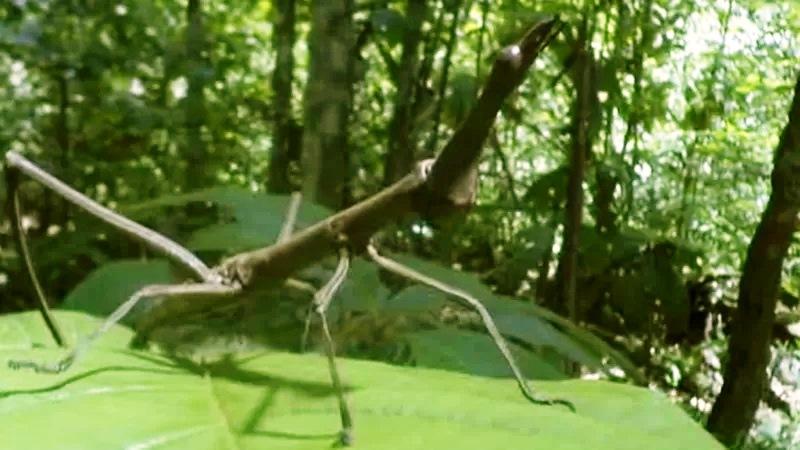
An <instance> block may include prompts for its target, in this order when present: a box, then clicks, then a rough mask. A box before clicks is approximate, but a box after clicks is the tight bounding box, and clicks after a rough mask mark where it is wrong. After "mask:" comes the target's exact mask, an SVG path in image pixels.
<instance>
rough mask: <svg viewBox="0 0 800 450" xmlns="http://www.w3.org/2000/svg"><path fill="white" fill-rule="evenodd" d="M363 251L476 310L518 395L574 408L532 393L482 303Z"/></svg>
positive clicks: (370, 248)
mask: <svg viewBox="0 0 800 450" xmlns="http://www.w3.org/2000/svg"><path fill="white" fill-rule="evenodd" d="M367 253H368V254H369V256H370V258H372V260H373V261H375V263H376V264H378V265H379V266H380V267H382V268H383V269H386V270H387V271H389V272H392V273H394V274H396V275H399V276H402V277H404V278H408V279H410V280H412V281H416V282H419V283H423V284H425V285H428V286H430V287H432V288H434V289H438V290H440V291H442V292H444V293H446V294H450V295H452V296H454V297H457V298H459V299H461V300H462V301H463V302H464V303H466V304H467V305H469V306H470V307H471V308H472V309H474V310H475V311H477V313H478V315H479V316H480V317H481V320H482V321H483V324H484V326H485V327H486V330H487V331H488V332H489V335H490V336H491V337H492V339H493V340H494V343H495V345H496V346H497V349H498V350H500V353H501V354H502V355H503V358H505V360H506V363H507V364H508V367H509V368H510V369H511V372H512V373H513V374H514V378H516V380H517V385H518V386H519V389H520V391H522V394H523V395H524V396H525V398H527V399H528V400H530V401H531V402H532V403H534V404H537V405H556V404H557V405H563V406H566V407H567V408H569V409H570V410H571V411H575V406H574V405H573V404H572V403H571V402H569V401H567V400H562V399H551V398H546V397H542V396H540V395H537V394H535V393H534V392H533V389H531V387H530V386H529V385H528V382H527V381H526V379H525V376H524V375H523V374H522V371H521V370H520V369H519V366H517V363H516V361H515V360H514V356H513V355H512V353H511V350H510V349H509V348H508V344H506V341H505V339H504V338H503V335H502V334H500V330H498V329H497V325H495V323H494V319H492V316H491V314H489V311H488V310H487V309H486V307H485V306H483V303H481V302H480V301H479V300H478V299H476V298H474V297H473V296H471V295H469V294H467V293H466V292H464V291H462V290H460V289H457V288H455V287H453V286H450V285H448V284H445V283H443V282H441V281H439V280H436V279H434V278H431V277H429V276H427V275H424V274H422V273H419V272H417V271H416V270H414V269H412V268H410V267H407V266H405V265H403V264H400V263H398V262H397V261H394V260H392V259H389V258H386V257H384V256H381V255H380V254H378V251H377V250H376V249H375V247H374V246H373V245H372V244H369V245H368V246H367Z"/></svg>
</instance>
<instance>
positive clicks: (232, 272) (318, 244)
mask: <svg viewBox="0 0 800 450" xmlns="http://www.w3.org/2000/svg"><path fill="white" fill-rule="evenodd" d="M557 23H558V21H557V19H553V20H549V21H544V22H541V23H539V24H537V25H535V26H534V27H532V28H531V29H530V30H529V31H528V33H527V34H526V35H525V36H524V37H523V39H522V40H521V41H520V42H518V43H517V44H516V45H514V46H512V47H513V48H512V50H514V51H504V52H502V53H501V56H500V57H498V60H497V61H496V62H495V66H494V67H493V70H492V73H491V74H490V77H489V81H488V82H487V86H486V87H485V89H484V92H483V93H482V94H481V97H480V98H479V100H478V103H477V106H476V107H475V108H474V109H473V110H472V111H471V112H470V114H469V115H468V117H467V119H466V120H465V122H464V124H462V126H461V127H460V128H459V129H458V130H457V131H456V133H455V134H454V136H453V137H452V138H451V140H450V142H448V144H447V145H446V146H445V148H444V150H443V151H442V152H441V154H440V155H439V157H438V158H437V159H435V160H425V161H422V162H420V163H419V164H418V165H417V167H416V169H415V170H414V171H412V173H410V174H408V175H407V176H406V177H405V178H403V179H401V180H399V181H398V182H396V183H395V184H393V185H391V186H389V187H387V188H386V189H384V190H383V191H381V192H379V193H377V194H376V195H374V196H373V197H370V198H369V199H367V200H364V201H362V202H361V203H358V204H356V205H353V206H351V207H349V208H347V209H345V210H343V211H340V212H338V213H336V214H334V215H333V216H331V217H329V218H328V219H325V220H323V221H321V222H319V223H317V224H315V225H312V226H310V227H308V228H305V229H303V230H300V231H298V232H297V233H292V231H293V228H294V222H295V218H296V215H297V209H298V205H299V201H300V198H299V196H297V195H295V196H293V198H292V201H291V202H290V206H289V212H288V214H287V219H286V221H285V223H284V227H283V230H282V232H281V233H280V236H279V238H278V242H276V244H274V245H272V246H270V247H267V248H264V249H259V250H254V251H250V252H245V253H241V254H238V255H235V256H232V257H230V258H228V259H226V260H224V261H223V262H222V263H221V264H220V265H219V266H216V267H213V268H210V267H208V266H207V265H206V264H205V263H204V262H203V261H201V260H200V259H199V258H198V257H197V256H195V255H194V254H193V253H192V252H190V251H189V250H187V249H186V248H184V247H183V246H181V245H180V244H178V243H176V242H174V241H172V240H170V239H169V238H167V237H166V236H163V235H161V234H159V233H158V232H156V231H154V230H151V229H149V228H147V227H144V226H142V225H140V224H138V223H136V222H134V221H132V220H130V219H128V218H126V217H124V216H122V215H120V214H118V213H116V212H114V211H112V210H110V209H108V208H106V207H104V206H102V205H100V204H98V203H97V202H95V201H93V200H92V199H90V198H88V197H86V196H85V195H83V194H81V193H80V192H78V191H76V190H75V189H73V188H71V187H70V186H68V185H67V184H65V183H63V182H62V181H60V180H58V179H57V178H55V177H54V176H52V175H50V174H49V173H47V172H46V171H44V170H42V169H41V168H40V167H38V166H37V165H36V164H34V163H32V162H31V161H29V160H28V159H26V158H25V157H23V156H22V155H20V154H18V153H16V152H13V151H9V152H8V153H6V170H7V178H8V179H13V178H14V177H15V176H16V175H17V174H18V173H24V174H25V175H27V176H29V177H31V178H33V179H34V180H36V181H38V182H40V183H42V184H43V185H45V186H46V187H48V188H49V189H51V190H53V191H54V192H56V193H57V194H58V195H60V196H62V197H63V198H65V199H66V200H68V201H70V202H72V203H73V204H75V205H76V206H78V207H80V208H81V209H83V210H85V211H86V212H88V213H89V214H91V215H93V216H95V217H97V218H98V219H100V220H102V221H104V222H106V223H108V224H109V225H111V226H113V227H114V228H116V229H117V230H119V231H122V232H124V233H125V234H127V235H128V236H130V237H132V238H134V239H136V240H138V241H140V242H142V243H143V244H145V245H147V246H148V247H150V248H151V249H153V250H154V251H156V252H158V253H160V254H164V255H165V256H167V257H168V258H170V259H171V260H172V261H173V262H175V263H177V264H179V265H180V266H182V267H185V268H186V269H188V270H189V271H190V273H191V274H192V275H193V277H194V280H191V281H187V282H185V283H183V284H169V285H151V286H145V287H143V288H141V289H139V290H138V291H137V292H136V293H134V294H133V295H132V296H131V297H130V298H129V299H128V300H127V301H125V302H123V303H122V304H121V305H120V306H119V307H118V308H117V309H116V310H115V311H114V312H113V313H112V314H111V315H110V316H109V317H108V318H106V320H105V321H104V322H103V323H102V324H101V325H100V326H99V327H98V328H97V330H95V331H94V332H93V333H92V334H90V335H89V336H87V337H86V338H84V339H83V340H82V341H80V342H79V343H77V344H76V346H75V347H74V349H73V350H72V351H71V352H70V353H69V354H68V355H67V356H66V357H64V358H63V359H61V360H60V361H57V362H55V363H45V364H41V363H36V362H32V361H9V363H8V364H9V366H11V367H12V368H17V369H20V368H30V369H33V370H35V371H37V372H47V373H60V372H63V371H65V370H67V369H69V367H70V366H71V365H72V364H73V363H74V362H75V361H76V360H77V359H78V358H79V357H80V356H81V355H82V354H84V353H85V352H86V351H87V350H88V349H89V347H90V346H91V344H92V342H94V341H95V340H96V339H97V338H98V337H100V336H101V335H103V334H104V333H105V332H106V331H108V330H109V329H110V328H111V327H112V326H113V325H114V324H115V323H117V322H119V321H120V320H121V319H122V318H123V317H125V315H126V314H128V312H130V310H131V309H132V308H133V307H134V306H135V305H136V304H137V303H138V302H140V301H141V300H144V299H147V298H153V297H163V298H167V299H168V298H177V297H183V298H186V297H189V298H191V297H200V296H203V297H208V296H211V297H217V298H219V299H220V300H221V301H224V300H225V299H226V298H229V297H232V296H235V295H238V294H241V293H244V292H246V291H250V290H255V289H258V288H260V287H264V286H274V285H275V281H276V280H282V281H284V282H286V281H287V279H288V277H289V276H290V275H291V274H292V273H293V272H294V271H296V270H298V269H300V268H302V267H305V266H308V265H311V264H313V263H315V262H316V261H318V260H319V259H320V258H321V257H323V256H327V255H329V254H331V253H334V254H337V255H338V261H339V262H338V265H337V268H336V270H335V272H334V274H333V276H332V277H331V278H330V280H328V282H327V283H326V284H325V285H324V286H323V287H322V288H321V289H319V290H318V291H317V292H316V294H315V295H314V300H313V304H312V307H311V313H313V314H315V315H317V316H318V317H319V319H320V322H321V328H322V329H321V331H322V339H323V342H324V346H323V347H324V351H325V354H326V357H327V360H328V365H329V370H330V376H331V380H332V383H333V385H334V389H335V391H336V395H337V399H338V402H339V410H340V415H341V424H342V430H341V435H340V437H341V442H342V443H344V444H350V443H352V441H353V434H352V433H353V421H352V415H351V413H350V408H349V406H348V402H347V399H346V397H345V395H344V390H343V387H342V381H341V377H340V376H339V372H338V369H337V366H336V360H335V350H334V345H333V340H332V338H331V334H330V328H329V326H328V321H327V316H326V312H327V309H328V306H329V305H330V303H331V301H332V299H333V297H334V295H335V293H336V291H337V290H338V288H339V287H340V286H341V284H342V282H343V280H344V279H345V278H346V276H347V272H348V269H349V264H350V258H351V257H352V256H353V253H364V254H365V255H366V256H367V257H369V258H370V259H371V260H372V261H373V262H375V263H376V264H377V265H379V266H380V267H381V268H383V269H384V270H387V271H389V272H392V273H394V274H397V275H400V276H402V277H405V278H408V279H410V280H412V281H414V282H418V283H423V284H426V285H428V286H430V287H433V288H435V289H438V290H440V291H442V292H445V293H446V294H448V295H449V296H452V297H455V298H457V299H459V300H460V301H461V302H463V303H464V304H465V305H466V306H469V307H470V308H472V309H473V310H475V311H476V312H477V313H478V315H479V316H480V318H481V320H482V321H483V323H484V325H485V327H486V329H487V331H488V333H489V335H490V336H491V338H492V339H493V340H494V342H495V344H496V345H497V347H498V349H499V350H500V352H501V354H502V355H503V357H504V358H505V360H506V362H507V363H508V366H509V367H510V369H511V372H512V373H513V375H514V377H515V378H516V381H517V383H518V386H519V388H520V390H521V391H522V393H523V395H524V396H525V397H526V398H527V399H528V400H530V401H531V402H532V403H534V404H542V405H552V404H560V405H564V406H566V407H568V408H570V409H574V408H573V406H572V404H571V403H569V402H568V401H566V400H560V399H549V398H545V397H541V396H539V395H536V394H535V393H534V392H533V390H532V389H531V388H530V386H529V385H528V383H527V381H526V379H525V377H524V375H523V374H522V372H521V370H520V369H519V367H518V366H517V364H516V362H515V360H514V357H513V355H512V354H511V352H510V350H509V348H508V346H507V344H506V342H505V340H504V338H503V337H502V335H501V334H500V332H499V330H498V329H497V326H496V325H495V323H494V320H493V319H492V317H491V315H490V314H489V312H488V311H487V309H486V308H485V307H484V306H483V304H482V303H481V302H480V301H479V300H478V299H476V298H474V297H472V296H470V295H469V294H467V293H466V292H464V291H462V290H460V289H458V288H456V287H453V286H449V285H447V284H445V283H443V282H441V281H439V280H436V279H434V278H431V277H428V276H427V275H424V274H421V273H419V272H417V271H415V270H413V269H412V268H409V267H406V266H404V265H402V264H400V263H398V262H396V261H394V260H391V259H389V258H387V257H385V256H381V255H380V254H379V253H378V252H377V249H376V248H375V247H374V246H373V245H372V243H371V241H370V238H371V236H372V234H374V233H375V232H376V231H377V230H378V229H380V228H381V227H383V226H384V225H386V224H387V223H389V222H391V221H392V220H393V219H394V218H396V217H398V216H400V215H402V214H404V213H405V212H412V211H414V210H415V209H419V208H418V203H419V198H420V196H422V197H425V196H426V194H427V197H428V198H430V197H433V198H435V199H437V201H441V200H442V199H445V200H446V201H450V202H451V203H455V204H456V206H458V205H459V204H460V201H461V200H460V199H468V198H469V197H471V196H472V197H474V188H475V186H474V182H475V180H476V178H477V177H474V176H472V175H474V174H473V173H471V171H476V170H477V160H478V158H479V156H480V146H481V144H482V142H483V141H484V140H485V137H486V134H487V133H488V129H489V127H490V125H491V120H492V119H493V118H494V116H495V115H496V113H497V112H498V111H499V108H500V104H501V103H502V99H504V98H505V97H506V96H507V95H508V94H510V92H511V91H512V90H513V89H514V88H515V87H516V85H518V84H519V83H520V82H521V81H522V75H523V74H524V72H525V70H527V68H528V67H530V65H531V63H532V62H533V59H534V58H535V57H536V55H537V54H538V53H539V51H541V49H542V48H544V46H545V45H547V43H548V42H549V41H550V40H551V39H552V38H553V36H554V34H555V33H556V32H557V27H555V25H556V24H557ZM459 152H461V153H459ZM464 152H466V153H467V154H466V155H464ZM471 183H472V184H473V185H472V186H470V184H471ZM10 188H11V189H9V193H8V194H9V197H10V198H13V202H14V203H13V206H14V207H13V208H10V211H11V212H12V214H14V215H15V219H14V222H13V223H14V224H15V225H16V227H15V234H16V235H17V238H18V241H19V246H20V249H21V252H22V253H23V257H24V258H25V259H26V261H28V262H29V260H30V258H29V257H28V256H27V246H26V245H25V240H24V231H23V230H22V228H21V227H20V226H18V225H19V217H18V213H19V204H18V199H17V198H16V192H15V190H16V183H11V184H10ZM430 194H435V195H430ZM454 199H455V201H454ZM26 266H27V268H28V270H29V271H30V279H31V282H32V283H33V284H34V286H35V288H36V289H35V290H36V294H37V297H38V298H39V302H40V309H41V310H42V314H43V316H44V318H45V320H46V321H47V323H48V325H49V326H50V329H51V331H52V332H53V335H54V337H55V338H56V341H57V342H59V344H61V343H63V338H62V337H61V336H60V334H59V332H58V328H57V325H55V321H54V320H53V319H52V317H51V315H50V313H49V310H48V309H47V307H46V302H45V300H44V296H43V293H42V289H41V287H40V286H38V280H37V278H36V276H35V273H34V271H33V266H32V264H29V263H27V264H26ZM51 324H52V325H51Z"/></svg>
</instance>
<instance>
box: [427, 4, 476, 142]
mask: <svg viewBox="0 0 800 450" xmlns="http://www.w3.org/2000/svg"><path fill="white" fill-rule="evenodd" d="M463 3H464V0H454V1H453V3H452V10H451V14H452V16H453V21H452V22H450V30H449V31H448V34H447V44H446V45H445V53H444V60H443V61H442V76H441V77H440V78H439V85H438V87H437V92H436V100H435V101H436V105H435V109H434V111H433V128H432V129H431V135H430V137H429V138H428V142H427V144H426V145H425V149H426V150H425V151H426V154H427V155H432V154H433V153H435V152H436V147H437V146H438V145H439V125H440V123H441V120H442V109H443V108H444V96H445V93H446V91H447V82H448V79H449V77H450V58H452V56H453V50H454V49H455V46H456V40H457V38H458V24H459V20H460V12H461V9H462V5H463ZM470 3H471V2H470ZM469 8H470V5H469V4H468V5H467V7H466V8H463V9H464V10H465V11H466V12H467V13H469Z"/></svg>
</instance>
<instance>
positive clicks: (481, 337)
mask: <svg viewBox="0 0 800 450" xmlns="http://www.w3.org/2000/svg"><path fill="white" fill-rule="evenodd" d="M406 339H407V340H408V343H409V344H410V346H411V354H412V357H413V359H414V362H415V363H416V364H417V365H418V366H423V367H431V368H435V369H447V370H454V371H457V372H464V373H470V374H474V375H481V376H485V377H509V376H511V375H512V373H511V369H510V368H509V366H508V363H506V361H505V359H503V356H502V355H501V354H500V351H499V350H498V349H497V346H496V345H495V344H494V342H493V341H492V340H491V338H490V337H489V336H487V335H485V334H480V333H475V332H472V331H466V330H459V329H454V328H442V329H438V330H426V331H417V332H414V333H409V334H408V335H406ZM509 347H510V348H511V352H512V353H514V356H515V359H516V361H517V363H518V364H519V366H520V370H522V372H523V373H524V374H525V375H527V376H531V377H533V378H539V379H544V380H557V379H564V378H567V376H566V375H565V374H564V373H563V372H561V371H560V370H558V369H556V368H555V367H553V366H552V365H550V364H549V363H548V362H546V361H544V360H543V359H541V358H540V357H539V356H538V355H536V354H535V353H531V352H527V351H524V350H522V349H520V348H519V347H517V346H516V345H513V344H509Z"/></svg>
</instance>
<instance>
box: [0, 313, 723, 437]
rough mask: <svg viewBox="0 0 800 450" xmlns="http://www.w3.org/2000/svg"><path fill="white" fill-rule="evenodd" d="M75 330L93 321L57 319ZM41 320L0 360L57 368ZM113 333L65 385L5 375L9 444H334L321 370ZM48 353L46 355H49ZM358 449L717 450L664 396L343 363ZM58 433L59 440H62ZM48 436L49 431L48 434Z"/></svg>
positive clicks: (10, 341)
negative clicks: (551, 401)
mask: <svg viewBox="0 0 800 450" xmlns="http://www.w3.org/2000/svg"><path fill="white" fill-rule="evenodd" d="M58 317H59V319H61V321H62V323H64V324H65V325H66V327H67V328H68V329H72V328H73V327H84V326H86V325H87V324H90V323H95V324H96V321H95V320H91V319H89V318H88V317H87V316H83V315H80V314H74V313H72V314H70V313H59V314H58ZM36 319H37V317H36V316H35V315H33V314H30V313H25V314H17V315H7V316H4V317H3V318H1V319H0V333H2V336H3V338H4V339H3V343H4V344H3V346H2V347H0V359H3V360H5V359H8V358H33V359H35V360H45V359H51V358H56V357H58V355H60V354H61V353H62V352H63V350H59V349H55V348H52V344H51V343H50V342H49V339H48V338H47V337H46V331H45V329H44V327H43V326H41V324H38V323H35V320H36ZM125 334H126V332H125V330H124V329H120V328H119V327H117V328H116V329H114V330H112V332H111V334H110V335H109V336H107V338H106V339H103V341H102V342H101V344H100V348H97V349H96V351H93V352H90V353H89V354H88V355H86V358H85V359H84V360H83V361H81V365H80V366H79V367H75V368H73V369H72V370H71V371H70V372H68V373H65V374H62V375H57V376H54V375H32V374H30V373H26V372H21V371H13V370H10V369H8V368H7V367H5V365H3V366H2V368H0V386H2V388H0V397H2V402H0V412H2V414H0V432H2V434H3V435H4V436H6V437H8V438H9V439H13V441H12V442H13V443H14V446H16V447H19V448H53V447H58V448H64V449H69V448H81V449H91V448H103V449H106V448H114V447H121V446H136V445H142V446H143V445H158V446H159V447H160V448H165V449H166V448H176V449H177V448H193V449H197V448H214V449H219V448H265V447H269V448H292V449H300V448H320V447H328V446H330V445H332V444H333V443H334V442H335V439H336V433H337V431H338V426H339V424H338V416H337V414H336V401H335V397H334V396H333V392H332V389H331V388H330V383H329V378H328V370H327V365H326V363H325V360H324V358H321V357H319V356H315V355H290V354H285V353H267V354H256V355H251V356H243V357H236V358H230V357H224V358H222V359H219V360H216V361H210V362H205V363H202V362H193V361H189V360H181V359H170V358H167V357H164V356H160V355H153V354H147V353H140V352H131V351H127V350H125V349H124V347H123V346H122V345H121V344H120V343H119V338H120V337H122V336H124V335H125ZM42 345H44V346H45V347H44V348H42V347H41V346H42ZM340 367H341V370H342V372H343V375H344V377H345V380H346V385H347V386H348V394H349V396H350V400H351V403H352V405H353V409H354V411H353V412H354V415H355V423H356V429H355V430H356V446H357V448H370V449H372V448H375V449H377V448H398V447H403V446H408V445H409V442H413V444H412V445H413V446H414V447H424V448H454V447H458V448H475V449H478V448H481V449H482V448H487V447H492V446H495V445H497V444H498V443H502V446H503V447H504V448H541V449H546V448H560V449H584V448H596V449H604V448H608V449H612V448H613V449H615V450H616V449H640V448H653V449H674V448H685V449H693V450H703V449H718V448H721V447H720V446H719V444H717V443H716V442H715V441H714V439H713V438H711V437H710V436H709V435H708V434H706V433H705V432H704V431H703V430H702V429H701V428H700V427H699V426H698V425H697V424H695V423H693V422H692V420H691V419H690V418H688V417H687V416H686V415H685V414H684V413H683V412H681V411H680V409H679V408H677V407H675V406H674V405H672V404H670V402H669V401H667V400H666V399H665V398H664V397H663V395H661V394H659V393H657V392H653V391H650V390H647V389H642V388H635V387H631V386H625V385H619V384H611V383H603V382H586V381H577V380H571V381H557V382H547V381H537V382H536V388H537V389H539V390H540V391H541V392H542V393H544V394H547V395H551V396H558V397H562V398H568V399H569V400H570V401H573V402H574V403H575V406H576V410H577V412H576V413H572V412H569V411H568V410H566V409H564V408H561V407H558V406H535V405H532V404H530V403H528V402H527V400H525V399H524V398H523V397H522V396H521V395H520V394H519V392H518V390H517V387H516V385H515V384H514V382H513V381H511V380H508V379H503V380H492V379H486V378H482V377H476V376H466V375H459V374H454V373H451V372H445V371H437V370H427V369H421V368H399V367H392V366H387V365H384V364H380V363H375V362H364V361H355V360H347V359H344V360H342V361H341V364H340ZM54 425H57V429H55V428H54ZM43 430H49V431H48V432H43Z"/></svg>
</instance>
